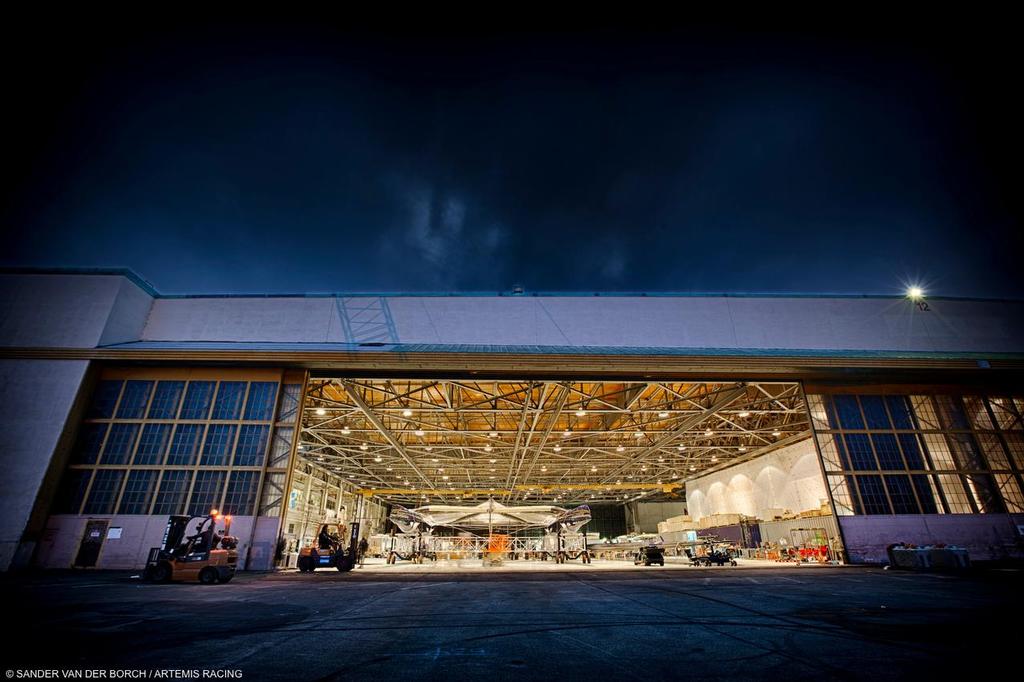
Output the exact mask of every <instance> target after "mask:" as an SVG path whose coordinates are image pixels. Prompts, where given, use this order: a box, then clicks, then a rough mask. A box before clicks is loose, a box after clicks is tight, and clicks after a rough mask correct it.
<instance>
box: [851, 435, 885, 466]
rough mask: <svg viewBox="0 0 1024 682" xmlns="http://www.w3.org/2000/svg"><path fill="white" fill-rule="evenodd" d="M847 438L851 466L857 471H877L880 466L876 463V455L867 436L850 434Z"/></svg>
mask: <svg viewBox="0 0 1024 682" xmlns="http://www.w3.org/2000/svg"><path fill="white" fill-rule="evenodd" d="M845 438H846V450H847V453H848V455H849V457H850V464H851V465H852V467H853V469H855V470H857V471H877V470H878V464H876V463H875V455H874V454H873V453H872V452H871V442H870V441H869V440H868V437H867V435H866V434H863V433H848V434H846V436H845Z"/></svg>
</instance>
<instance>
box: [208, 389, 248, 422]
mask: <svg viewBox="0 0 1024 682" xmlns="http://www.w3.org/2000/svg"><path fill="white" fill-rule="evenodd" d="M244 397H245V382H244V381H222V382H220V388H219V389H217V402H215V403H214V405H213V416H212V417H211V419H238V415H240V414H241V413H242V398H244Z"/></svg>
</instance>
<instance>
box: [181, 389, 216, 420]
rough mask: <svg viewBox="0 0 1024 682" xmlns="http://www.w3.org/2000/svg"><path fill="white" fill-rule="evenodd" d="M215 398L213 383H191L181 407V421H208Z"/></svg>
mask: <svg viewBox="0 0 1024 682" xmlns="http://www.w3.org/2000/svg"><path fill="white" fill-rule="evenodd" d="M211 398H213V382H212V381H190V382H189V384H188V390H186V391H185V401H184V403H182V406H181V417H180V418H181V419H206V417H207V415H208V414H209V413H210V400H211Z"/></svg>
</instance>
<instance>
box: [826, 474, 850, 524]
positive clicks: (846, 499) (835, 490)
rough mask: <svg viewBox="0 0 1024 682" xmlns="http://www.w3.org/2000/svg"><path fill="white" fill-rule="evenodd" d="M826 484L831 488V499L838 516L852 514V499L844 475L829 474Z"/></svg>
mask: <svg viewBox="0 0 1024 682" xmlns="http://www.w3.org/2000/svg"><path fill="white" fill-rule="evenodd" d="M828 484H829V487H830V488H831V490H832V501H833V502H834V503H835V505H836V514H838V515H839V516H851V515H853V500H852V499H851V498H850V487H849V484H848V483H847V477H846V476H829V477H828Z"/></svg>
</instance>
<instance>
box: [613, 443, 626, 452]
mask: <svg viewBox="0 0 1024 682" xmlns="http://www.w3.org/2000/svg"><path fill="white" fill-rule="evenodd" d="M625 450H626V448H624V447H622V446H621V445H620V446H619V447H617V448H615V452H625Z"/></svg>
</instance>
